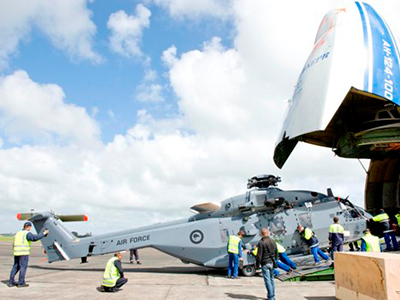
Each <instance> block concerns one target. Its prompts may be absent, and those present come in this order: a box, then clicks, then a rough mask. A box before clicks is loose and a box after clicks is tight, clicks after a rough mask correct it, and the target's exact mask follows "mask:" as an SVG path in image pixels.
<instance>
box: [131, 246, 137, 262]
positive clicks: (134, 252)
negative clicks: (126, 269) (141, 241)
mask: <svg viewBox="0 0 400 300" xmlns="http://www.w3.org/2000/svg"><path fill="white" fill-rule="evenodd" d="M133 256H135V260H136V261H138V260H139V253H138V251H137V249H130V250H129V260H130V261H133Z"/></svg>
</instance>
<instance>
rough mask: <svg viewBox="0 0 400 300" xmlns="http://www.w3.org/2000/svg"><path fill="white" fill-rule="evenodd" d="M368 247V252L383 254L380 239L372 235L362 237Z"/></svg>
mask: <svg viewBox="0 0 400 300" xmlns="http://www.w3.org/2000/svg"><path fill="white" fill-rule="evenodd" d="M362 239H363V240H364V242H365V245H366V247H365V248H366V249H365V251H366V252H381V244H380V243H379V238H378V237H377V236H374V235H372V234H370V233H367V234H366V235H364V236H363V237H362Z"/></svg>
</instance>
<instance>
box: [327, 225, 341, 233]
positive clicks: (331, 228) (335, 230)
mask: <svg viewBox="0 0 400 300" xmlns="http://www.w3.org/2000/svg"><path fill="white" fill-rule="evenodd" d="M329 232H331V233H342V234H344V228H343V226H342V225H340V224H336V223H335V224H332V225H331V226H329Z"/></svg>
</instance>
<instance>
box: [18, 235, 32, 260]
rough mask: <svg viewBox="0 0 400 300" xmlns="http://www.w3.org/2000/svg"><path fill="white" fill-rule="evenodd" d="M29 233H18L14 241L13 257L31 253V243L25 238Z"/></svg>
mask: <svg viewBox="0 0 400 300" xmlns="http://www.w3.org/2000/svg"><path fill="white" fill-rule="evenodd" d="M28 233H29V231H27V230H21V231H18V232H17V234H16V235H15V239H14V256H21V255H29V254H30V253H31V241H28V240H27V238H26V236H27V235H28Z"/></svg>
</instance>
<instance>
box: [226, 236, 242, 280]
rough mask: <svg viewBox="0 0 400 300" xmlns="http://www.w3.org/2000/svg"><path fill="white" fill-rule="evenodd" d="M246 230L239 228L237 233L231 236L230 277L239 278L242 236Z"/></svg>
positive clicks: (228, 247) (229, 254)
mask: <svg viewBox="0 0 400 300" xmlns="http://www.w3.org/2000/svg"><path fill="white" fill-rule="evenodd" d="M243 236H244V232H243V231H242V230H239V232H238V234H237V235H234V234H231V235H230V236H229V240H228V245H227V250H228V276H227V277H228V278H233V279H238V278H239V260H242V237H243Z"/></svg>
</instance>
